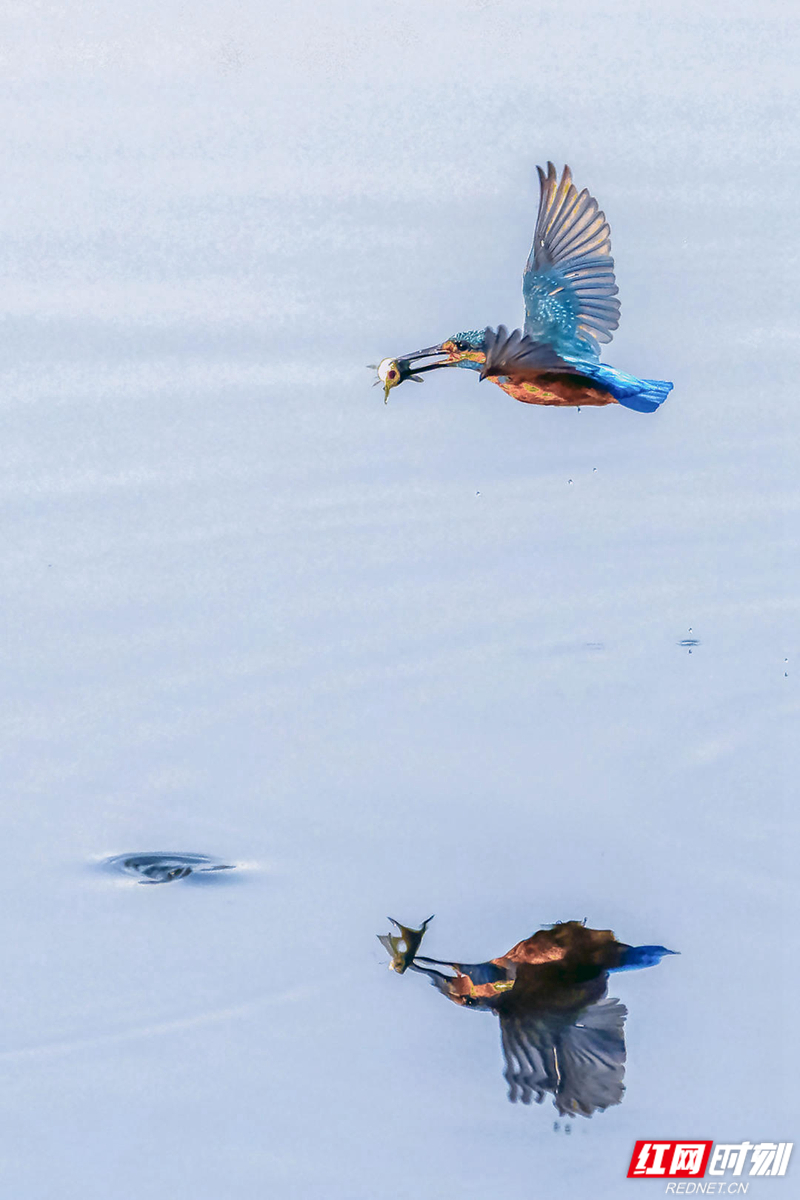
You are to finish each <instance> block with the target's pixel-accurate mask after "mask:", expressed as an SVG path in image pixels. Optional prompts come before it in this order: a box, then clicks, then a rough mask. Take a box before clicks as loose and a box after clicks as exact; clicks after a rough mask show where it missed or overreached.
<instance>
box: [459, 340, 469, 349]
mask: <svg viewBox="0 0 800 1200" xmlns="http://www.w3.org/2000/svg"><path fill="white" fill-rule="evenodd" d="M456 350H469V342H465V341H463V340H462V341H458V342H456Z"/></svg>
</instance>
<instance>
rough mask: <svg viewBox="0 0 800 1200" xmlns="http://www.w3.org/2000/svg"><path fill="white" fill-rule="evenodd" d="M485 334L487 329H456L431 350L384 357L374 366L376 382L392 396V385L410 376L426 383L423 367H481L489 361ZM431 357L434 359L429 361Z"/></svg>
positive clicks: (416, 381) (473, 368)
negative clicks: (461, 331) (460, 330)
mask: <svg viewBox="0 0 800 1200" xmlns="http://www.w3.org/2000/svg"><path fill="white" fill-rule="evenodd" d="M485 338H486V331H485V330H483V329H480V330H478V329H471V330H468V331H466V332H464V333H455V334H453V336H452V337H449V338H446V339H445V341H443V342H442V343H441V344H440V345H438V346H429V347H428V348H427V350H415V351H414V353H413V354H400V355H398V356H397V358H384V359H383V361H382V362H380V363H378V365H377V367H376V368H373V370H377V372H378V378H377V380H376V381H375V382H376V383H382V384H383V387H384V398H385V399H386V400H388V399H389V392H390V391H391V390H392V388H395V387H397V385H398V384H400V383H405V381H406V380H407V379H412V380H413V381H414V383H422V373H423V371H435V370H436V368H437V367H469V368H471V369H472V370H474V371H480V369H481V367H482V366H483V364H484V363H485V361H486V352H485V348H484V345H485ZM428 359H430V360H431V361H426V360H428Z"/></svg>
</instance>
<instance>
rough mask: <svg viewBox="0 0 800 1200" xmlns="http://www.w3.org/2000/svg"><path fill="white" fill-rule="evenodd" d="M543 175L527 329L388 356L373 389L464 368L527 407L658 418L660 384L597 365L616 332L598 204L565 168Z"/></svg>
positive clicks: (610, 264)
mask: <svg viewBox="0 0 800 1200" xmlns="http://www.w3.org/2000/svg"><path fill="white" fill-rule="evenodd" d="M536 169H537V171H538V173H539V189H540V194H539V213H538V216H537V220H536V229H535V231H534V235H533V246H532V248H531V252H530V255H529V256H528V261H527V263H526V265H525V271H524V273H523V276H522V295H523V299H524V301H525V324H524V328H523V329H515V330H514V331H513V332H512V333H509V332H508V330H507V329H506V327H505V326H504V325H500V326H499V327H498V328H497V329H496V330H495V329H492V328H491V327H488V328H486V329H483V330H477V329H473V330H467V331H466V332H462V333H456V334H454V335H453V336H452V337H450V338H447V340H446V341H444V342H442V343H441V344H440V345H438V346H429V347H428V349H426V350H416V351H414V353H413V354H401V355H400V356H399V357H397V358H385V359H383V361H382V362H381V363H379V364H378V366H377V368H373V369H377V372H378V378H377V380H376V381H375V382H376V383H382V384H383V386H384V398H385V399H386V400H387V401H388V398H389V392H390V391H391V390H392V388H394V387H397V386H398V385H399V384H401V383H404V382H405V381H406V380H407V379H412V380H414V381H415V382H416V383H421V382H422V373H423V372H425V371H435V370H437V369H438V368H440V367H466V368H467V369H469V370H472V371H478V372H479V374H480V378H481V379H491V380H492V381H493V382H494V383H496V384H497V385H498V386H499V387H501V388H502V389H503V391H504V392H507V393H508V395H509V396H513V397H514V399H515V400H521V401H522V402H523V404H555V405H561V406H566V407H579V406H581V405H584V404H586V405H602V404H622V405H623V406H624V407H625V408H632V409H634V410H635V411H636V412H655V411H656V409H657V408H658V407H659V406H660V405H661V404H663V402H664V401H665V400H666V398H667V396H668V395H669V393H670V392H671V391H672V384H671V383H667V382H666V381H665V380H662V379H637V378H636V376H635V375H627V374H626V373H625V372H624V371H618V370H616V369H615V368H614V367H609V366H606V365H605V364H604V363H601V362H600V346H601V344H602V343H605V342H610V341H611V338H612V336H613V334H614V330H615V329H616V328H617V326H618V325H619V312H620V305H619V300H618V299H617V293H618V291H619V289H618V288H617V285H616V281H615V278H614V259H613V258H612V257H611V230H610V228H609V225H608V222H607V221H606V218H605V214H604V213H602V212H601V211H600V209H599V207H598V204H597V201H596V200H595V199H594V197H593V196H591V195H590V194H589V192H588V191H587V190H586V189H585V188H584V189H583V191H581V192H579V191H578V189H577V188H576V187H575V184H574V183H573V182H572V172H571V171H570V169H569V167H567V166H565V167H564V170H563V172H562V174H561V179H559V178H558V175H557V173H556V169H555V167H554V166H553V164H552V163H551V162H549V163H548V164H547V173H546V174H545V172H544V171H543V170H542V168H541V167H537V168H536Z"/></svg>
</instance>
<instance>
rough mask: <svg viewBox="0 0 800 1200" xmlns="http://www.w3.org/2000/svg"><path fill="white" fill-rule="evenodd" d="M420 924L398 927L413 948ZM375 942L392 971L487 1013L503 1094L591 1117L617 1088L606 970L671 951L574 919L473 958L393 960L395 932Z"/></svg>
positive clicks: (620, 1025)
mask: <svg viewBox="0 0 800 1200" xmlns="http://www.w3.org/2000/svg"><path fill="white" fill-rule="evenodd" d="M429 920H430V918H429ZM394 923H395V924H396V922H394ZM427 924H428V921H426V922H425V924H424V925H423V927H422V929H421V930H409V929H407V928H406V927H405V926H400V927H399V928H401V929H403V930H404V932H405V935H406V946H409V945H412V944H413V943H416V946H417V947H418V946H419V943H420V942H421V941H422V936H423V934H424V932H425V927H426V926H427ZM408 935H412V937H411V938H409V936H408ZM379 939H380V941H381V943H382V944H383V945H384V946H385V947H386V949H387V950H389V953H390V954H392V962H391V963H390V966H391V967H392V969H394V970H401V971H404V970H411V971H417V972H418V973H419V974H422V975H427V976H428V978H429V979H430V981H431V983H432V984H433V985H434V987H436V988H438V989H439V991H440V992H442V993H443V994H444V995H445V996H447V998H448V999H449V1000H452V1001H453V1002H454V1003H455V1004H459V1005H461V1006H462V1007H465V1008H478V1009H487V1010H491V1011H492V1012H495V1013H496V1014H497V1015H498V1017H499V1018H500V1033H501V1038H502V1045H503V1054H504V1056H505V1062H506V1069H505V1078H506V1081H507V1082H508V1097H509V1099H510V1100H512V1101H514V1102H516V1101H518V1100H521V1101H522V1103H523V1104H530V1103H531V1101H532V1100H536V1102H537V1103H539V1104H541V1102H542V1101H543V1100H544V1098H545V1096H547V1095H550V1096H552V1097H553V1103H554V1105H555V1107H556V1109H557V1110H558V1112H559V1113H560V1114H561V1115H562V1116H575V1115H576V1114H578V1113H579V1114H581V1115H582V1116H585V1117H590V1116H592V1114H593V1113H595V1112H602V1111H603V1110H604V1109H606V1108H609V1107H610V1106H611V1105H614V1104H619V1103H620V1102H621V1100H622V1097H623V1094H624V1091H625V1085H624V1083H623V1079H624V1075H625V1032H624V1025H625V1018H626V1016H627V1013H628V1010H627V1009H626V1008H625V1005H624V1004H621V1003H620V1001H619V1000H615V999H613V998H609V997H608V995H607V991H608V976H609V974H610V973H611V972H612V971H626V970H636V969H638V968H641V967H652V966H655V965H656V964H657V963H658V962H660V960H661V959H662V958H663V957H664V955H665V954H674V953H675V951H673V950H667V949H666V948H665V947H664V946H628V945H626V944H625V943H624V942H618V941H617V939H616V938H615V937H614V934H613V933H612V932H611V930H610V929H587V928H586V926H585V925H584V924H583V923H582V922H580V921H564V922H559V923H558V924H556V925H552V926H550V927H549V928H545V929H540V930H539V931H538V932H537V933H534V934H533V936H532V937H529V938H526V939H525V940H524V941H522V942H518V943H517V945H516V946H513V947H512V948H511V950H509V951H508V953H507V954H504V955H502V956H501V957H500V958H493V959H490V960H489V961H488V962H483V963H472V964H469V963H458V962H444V961H442V960H440V959H435V958H425V957H424V956H422V955H415V956H414V957H413V958H412V959H411V960H409V961H405V960H403V961H402V964H401V965H396V961H397V959H398V957H400V956H398V954H397V947H396V946H394V944H393V943H394V942H395V941H397V939H396V938H392V937H391V935H379ZM442 967H446V968H449V969H450V970H449V971H447V972H445V971H442V970H440V969H439V968H442ZM451 972H452V973H451Z"/></svg>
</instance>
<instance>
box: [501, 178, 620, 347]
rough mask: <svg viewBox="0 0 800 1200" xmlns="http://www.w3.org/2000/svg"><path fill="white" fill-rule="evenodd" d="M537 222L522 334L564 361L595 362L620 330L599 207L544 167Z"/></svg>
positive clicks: (567, 180) (607, 236)
mask: <svg viewBox="0 0 800 1200" xmlns="http://www.w3.org/2000/svg"><path fill="white" fill-rule="evenodd" d="M536 169H537V171H538V172H539V184H540V188H541V194H540V197H539V215H538V217H537V220H536V231H535V233H534V235H533V246H532V248H531V252H530V256H529V258H528V262H527V264H526V267H525V273H524V275H523V277H522V294H523V297H524V299H525V332H526V333H527V334H528V335H529V336H530V337H531V338H533V340H534V341H536V342H544V343H547V344H548V345H550V346H552V347H553V349H554V350H555V351H556V352H557V353H558V354H562V355H568V356H570V357H575V358H581V359H589V360H591V361H595V362H596V361H597V360H598V359H599V358H600V343H601V342H610V341H611V338H612V335H613V332H614V330H615V329H616V328H617V326H618V325H619V300H617V298H616V296H617V291H618V289H617V285H616V283H615V281H614V260H613V258H612V257H611V231H610V229H609V226H608V222H607V221H606V219H605V215H604V214H603V213H602V212H601V211H600V209H599V208H598V204H597V201H596V200H595V199H594V198H593V197H592V196H590V195H589V193H588V192H587V191H586V189H584V190H583V191H582V192H579V191H578V189H577V188H576V187H575V184H574V183H573V182H572V172H571V171H570V169H569V167H564V171H563V174H562V176H561V179H560V180H559V179H558V177H557V175H556V169H555V167H554V166H553V164H552V163H548V164H547V174H546V175H545V173H544V171H543V170H542V168H541V167H537V168H536Z"/></svg>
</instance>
